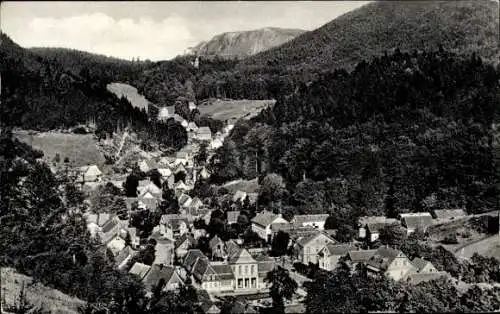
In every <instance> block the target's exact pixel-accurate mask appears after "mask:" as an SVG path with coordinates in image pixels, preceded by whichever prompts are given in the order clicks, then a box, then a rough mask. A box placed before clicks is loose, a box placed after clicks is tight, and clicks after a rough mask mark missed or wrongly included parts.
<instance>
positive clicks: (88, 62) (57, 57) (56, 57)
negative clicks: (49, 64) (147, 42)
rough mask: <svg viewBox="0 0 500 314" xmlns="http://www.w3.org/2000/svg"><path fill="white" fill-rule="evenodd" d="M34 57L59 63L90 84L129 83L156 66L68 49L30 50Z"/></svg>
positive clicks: (41, 48)
mask: <svg viewBox="0 0 500 314" xmlns="http://www.w3.org/2000/svg"><path fill="white" fill-rule="evenodd" d="M28 50H29V51H30V52H32V53H33V54H34V55H37V56H41V57H43V58H44V59H47V60H52V61H56V62H58V63H59V64H60V65H61V66H62V67H63V68H64V69H66V70H68V71H70V72H71V73H73V74H74V75H78V76H80V77H82V78H83V79H85V80H86V81H89V82H97V83H99V84H104V85H106V84H107V83H111V82H117V81H118V82H124V83H129V82H131V81H132V80H133V79H136V78H138V77H139V75H141V74H142V73H143V71H144V70H145V69H147V68H149V67H151V66H153V65H154V63H153V62H151V61H128V60H123V59H118V58H113V57H107V56H104V55H99V54H94V53H89V52H85V51H79V50H75V49H66V48H44V47H35V48H29V49H28Z"/></svg>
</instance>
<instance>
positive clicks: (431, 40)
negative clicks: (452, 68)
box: [239, 1, 500, 69]
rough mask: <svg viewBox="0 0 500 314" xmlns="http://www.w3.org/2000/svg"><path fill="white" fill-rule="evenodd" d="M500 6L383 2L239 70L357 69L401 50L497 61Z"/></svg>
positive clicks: (490, 3)
mask: <svg viewBox="0 0 500 314" xmlns="http://www.w3.org/2000/svg"><path fill="white" fill-rule="evenodd" d="M498 25H499V22H498V2H493V1H381V2H374V3H370V4H368V5H365V6H363V7H361V8H359V9H356V10H354V11H351V12H348V13H346V14H344V15H342V16H340V17H338V18H336V19H335V20H333V21H331V22H329V23H327V24H325V25H324V26H322V27H320V28H318V29H316V30H314V31H311V32H307V33H305V34H302V35H301V36H298V37H297V38H295V39H294V40H292V41H290V42H288V43H285V44H283V45H282V46H280V47H277V48H274V49H270V50H268V51H266V52H263V53H260V54H258V55H256V56H253V57H250V58H248V59H246V60H244V61H242V63H241V64H240V66H239V68H240V69H244V68H247V69H248V68H263V67H267V66H271V65H276V66H281V67H284V66H286V67H288V68H289V69H290V68H292V69H297V68H299V67H300V68H304V67H309V68H315V69H323V68H325V67H326V68H334V67H345V68H348V69H352V66H353V65H354V64H355V63H356V62H358V61H361V60H362V59H365V60H369V59H371V58H372V57H373V56H377V55H382V54H384V51H389V52H390V51H391V50H392V49H395V48H400V49H401V50H410V51H411V50H413V49H419V50H421V49H428V48H430V49H436V48H437V47H438V46H439V45H443V47H444V48H445V49H447V50H450V51H453V52H458V53H472V52H477V53H478V54H479V55H480V56H481V57H483V58H485V59H488V60H493V61H496V62H498V59H499V56H500V55H499V53H498V34H499V29H498V27H499V26H498Z"/></svg>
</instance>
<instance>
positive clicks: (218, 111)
mask: <svg viewBox="0 0 500 314" xmlns="http://www.w3.org/2000/svg"><path fill="white" fill-rule="evenodd" d="M275 102H276V101H275V100H219V99H217V100H213V101H207V102H206V103H205V104H201V105H199V106H198V109H199V110H200V114H201V115H206V116H209V117H211V118H212V119H216V120H221V121H226V120H227V121H228V123H233V124H234V123H236V121H237V120H239V119H247V120H248V119H251V118H253V117H255V116H256V115H257V114H259V112H261V110H262V109H264V108H266V107H268V106H272V105H274V104H275Z"/></svg>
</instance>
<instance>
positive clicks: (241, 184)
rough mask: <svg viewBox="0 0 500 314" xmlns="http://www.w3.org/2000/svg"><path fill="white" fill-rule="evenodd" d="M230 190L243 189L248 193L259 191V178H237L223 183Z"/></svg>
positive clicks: (233, 191)
mask: <svg viewBox="0 0 500 314" xmlns="http://www.w3.org/2000/svg"><path fill="white" fill-rule="evenodd" d="M223 187H224V188H226V189H228V190H229V191H230V192H232V193H235V192H236V191H238V190H239V191H243V192H247V193H257V192H258V191H259V183H258V182H257V179H253V180H235V181H231V182H228V183H226V184H224V185H223Z"/></svg>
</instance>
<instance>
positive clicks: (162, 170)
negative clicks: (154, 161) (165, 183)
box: [158, 167, 172, 180]
mask: <svg viewBox="0 0 500 314" xmlns="http://www.w3.org/2000/svg"><path fill="white" fill-rule="evenodd" d="M158 172H159V173H160V174H161V177H162V179H163V180H166V179H168V177H170V176H171V175H172V171H171V170H170V169H169V168H166V167H164V168H158Z"/></svg>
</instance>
